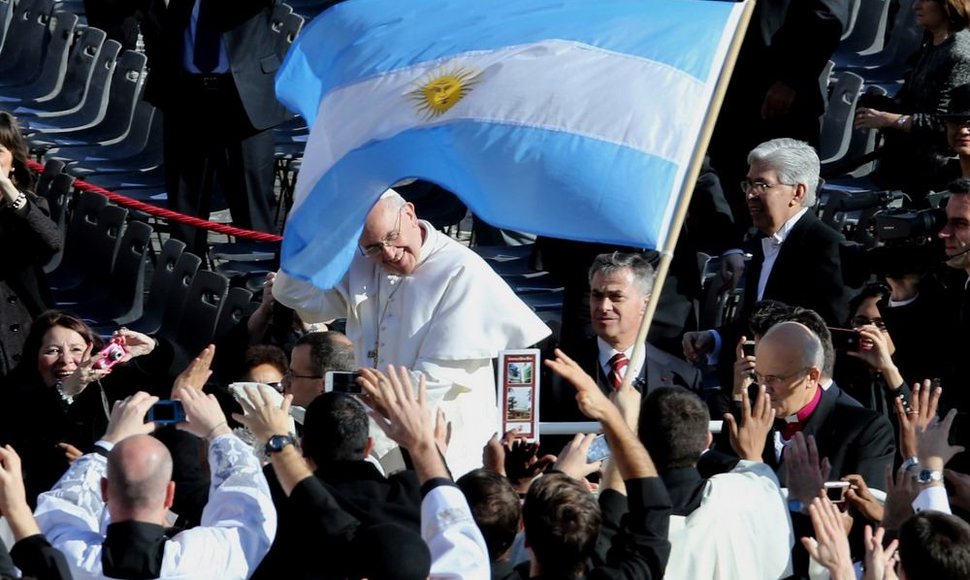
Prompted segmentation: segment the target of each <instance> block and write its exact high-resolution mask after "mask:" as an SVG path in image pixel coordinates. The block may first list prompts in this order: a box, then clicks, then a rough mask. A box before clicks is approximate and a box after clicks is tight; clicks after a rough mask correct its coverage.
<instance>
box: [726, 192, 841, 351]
mask: <svg viewBox="0 0 970 580" xmlns="http://www.w3.org/2000/svg"><path fill="white" fill-rule="evenodd" d="M763 237H764V236H763V235H758V236H756V237H755V238H754V239H752V240H751V241H750V242H749V243H748V247H747V248H746V249H747V250H748V251H750V252H751V255H752V258H751V263H750V264H749V266H748V272H747V273H746V274H745V278H746V282H745V289H744V306H745V308H744V309H743V312H744V313H745V316H746V315H747V314H748V313H750V312H751V309H752V307H753V306H754V303H755V302H756V301H757V295H758V278H759V276H761V266H762V264H763V262H764V252H763V250H762V247H761V239H762V238H763ZM843 240H844V238H843V237H842V234H840V233H838V232H836V231H835V230H833V229H832V228H830V227H829V226H827V225H825V224H823V223H822V221H821V220H819V219H818V217H816V216H815V213H814V212H813V211H812V210H809V211H807V212H806V213H805V215H803V216H802V217H801V219H799V220H798V222H796V223H795V226H794V227H793V228H792V230H791V232H789V234H788V237H787V238H785V242H784V243H783V244H782V245H781V250H780V251H779V252H778V257H777V259H776V260H775V265H774V266H773V267H772V269H771V275H770V277H769V278H768V283H767V284H766V285H765V293H764V296H763V298H766V299H772V300H780V301H782V302H784V303H786V304H789V305H791V306H801V307H803V308H811V309H812V310H814V311H815V312H817V313H818V314H819V315H820V316H821V317H822V318H824V319H825V321H826V322H827V323H828V324H829V325H830V326H841V325H842V324H844V323H845V320H846V318H847V315H848V294H847V291H846V287H845V284H844V283H843V281H842V259H841V256H840V253H839V248H840V243H841V242H842V241H843ZM731 345H732V347H733V343H731Z"/></svg>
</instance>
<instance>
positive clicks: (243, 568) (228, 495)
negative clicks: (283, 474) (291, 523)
mask: <svg viewBox="0 0 970 580" xmlns="http://www.w3.org/2000/svg"><path fill="white" fill-rule="evenodd" d="M209 468H210V470H211V476H210V477H211V479H212V481H211V483H210V488H209V501H208V503H206V505H205V508H203V510H202V523H201V525H200V526H197V527H195V528H192V529H190V530H186V531H184V532H182V533H180V534H178V535H176V536H175V537H174V538H172V539H171V540H170V541H169V544H168V545H166V547H165V560H164V562H163V564H162V571H163V573H164V572H168V571H169V570H181V571H184V572H191V573H192V575H193V576H195V577H198V578H206V577H208V578H248V577H249V576H251V575H252V573H253V571H254V570H255V569H256V566H257V565H258V564H259V562H260V561H261V560H262V559H263V557H264V556H265V555H266V553H267V552H269V548H270V545H272V543H273V538H274V537H276V508H275V507H274V506H273V499H272V496H271V495H270V491H269V485H268V484H267V483H266V476H265V475H263V470H262V469H261V468H260V464H259V460H258V459H257V458H256V456H255V455H254V454H253V450H252V448H251V447H250V446H249V445H247V444H246V443H244V442H243V441H242V440H241V439H239V438H238V437H236V436H235V435H220V436H219V437H216V438H215V439H213V440H212V442H211V443H210V444H209ZM172 544H178V547H177V548H175V547H174V546H172ZM201 570H208V572H207V573H206V574H203V573H202V572H200V571H201Z"/></svg>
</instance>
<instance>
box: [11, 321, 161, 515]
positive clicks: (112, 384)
mask: <svg viewBox="0 0 970 580" xmlns="http://www.w3.org/2000/svg"><path fill="white" fill-rule="evenodd" d="M115 337H117V338H118V339H119V340H123V344H124V346H123V351H124V354H123V355H122V357H121V358H120V359H118V360H117V361H115V363H116V364H115V363H112V364H111V365H108V364H106V363H105V362H104V359H103V358H102V357H101V355H99V352H100V351H101V349H102V348H103V347H104V345H103V344H102V342H101V339H100V338H99V337H98V336H97V335H95V334H94V332H93V331H92V330H91V328H90V327H89V326H88V325H87V324H85V323H84V322H83V321H82V320H80V319H79V318H77V317H75V316H72V315H70V314H66V313H63V312H58V311H54V310H51V311H48V312H46V313H44V314H41V315H40V316H38V317H37V319H36V320H34V321H33V324H32V326H31V330H30V333H29V334H28V335H27V339H26V341H25V343H24V358H23V361H22V362H21V363H20V364H19V365H18V366H17V368H16V369H15V370H14V372H13V373H11V374H10V375H9V376H8V377H7V379H6V381H5V383H4V388H3V390H2V396H0V443H10V444H12V445H13V446H14V447H15V448H16V449H18V450H19V452H20V454H21V456H22V457H23V466H24V483H25V485H26V487H27V501H28V502H29V503H30V504H31V505H33V503H34V500H35V498H36V497H37V494H38V493H40V492H42V491H46V490H48V489H50V487H51V485H53V484H54V483H55V482H56V481H57V479H58V478H59V477H60V476H61V474H63V473H64V471H65V470H66V469H67V468H68V465H69V463H70V462H73V461H74V460H75V459H77V458H78V457H80V456H81V455H82V453H85V452H87V451H90V450H91V449H92V447H93V445H94V442H95V441H96V440H97V439H98V438H99V437H100V436H101V435H102V434H103V433H104V430H105V428H106V426H107V424H108V414H109V408H110V407H109V403H110V402H111V401H114V400H116V399H118V398H123V397H124V395H127V394H128V393H127V392H126V391H127V390H128V389H130V388H131V385H132V383H133V382H134V381H132V380H131V377H132V371H131V370H128V369H126V370H125V371H124V372H119V371H121V369H122V366H121V365H124V366H138V365H137V364H131V365H127V364H126V363H127V362H128V361H130V360H132V359H135V358H136V357H142V356H145V355H148V354H150V353H152V352H153V351H154V350H155V341H154V340H153V339H152V338H150V337H148V336H145V335H144V334H141V333H138V332H134V331H131V330H127V329H121V330H118V331H117V332H116V333H115ZM142 360H144V359H142ZM106 367H108V368H106ZM109 373H112V378H111V379H106V377H107V376H108V375H109ZM119 374H128V375H129V376H128V377H124V376H118V375H119ZM136 374H138V375H139V376H141V375H143V374H144V373H137V371H136ZM139 383H142V384H143V381H139Z"/></svg>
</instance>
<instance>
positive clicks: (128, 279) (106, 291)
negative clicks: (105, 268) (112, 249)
mask: <svg viewBox="0 0 970 580" xmlns="http://www.w3.org/2000/svg"><path fill="white" fill-rule="evenodd" d="M151 237H152V228H151V226H149V225H148V224H146V223H144V222H138V221H132V222H129V223H128V225H127V227H125V233H124V235H123V236H122V237H121V243H120V244H119V245H118V252H117V255H116V257H115V261H114V267H113V268H112V269H111V275H110V278H108V279H109V280H110V282H109V283H108V284H102V285H101V289H102V291H101V292H98V293H96V294H94V295H93V297H92V298H91V299H89V300H87V301H83V302H81V303H80V304H78V305H77V306H76V307H75V309H74V310H75V312H77V313H78V314H80V315H81V316H82V317H83V318H85V319H86V320H90V321H91V322H92V323H94V324H108V323H111V322H113V323H114V324H115V325H122V324H128V323H129V322H133V321H135V320H137V319H138V318H139V317H140V316H141V315H142V311H143V309H144V293H145V264H146V262H147V256H148V254H147V250H148V245H149V243H150V242H151Z"/></svg>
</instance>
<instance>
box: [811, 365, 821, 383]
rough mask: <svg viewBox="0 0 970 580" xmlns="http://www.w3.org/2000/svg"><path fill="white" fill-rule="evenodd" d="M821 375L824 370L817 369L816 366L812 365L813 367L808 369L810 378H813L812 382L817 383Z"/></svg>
mask: <svg viewBox="0 0 970 580" xmlns="http://www.w3.org/2000/svg"><path fill="white" fill-rule="evenodd" d="M821 376H822V371H821V370H819V369H817V368H815V367H812V368H810V369H808V378H810V379H812V382H814V383H817V382H818V379H819V377H821Z"/></svg>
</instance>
